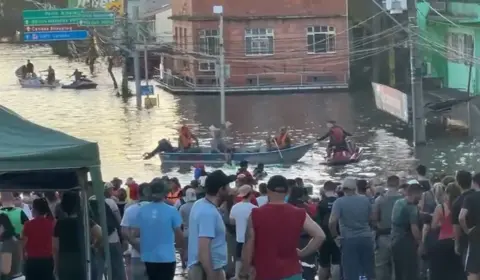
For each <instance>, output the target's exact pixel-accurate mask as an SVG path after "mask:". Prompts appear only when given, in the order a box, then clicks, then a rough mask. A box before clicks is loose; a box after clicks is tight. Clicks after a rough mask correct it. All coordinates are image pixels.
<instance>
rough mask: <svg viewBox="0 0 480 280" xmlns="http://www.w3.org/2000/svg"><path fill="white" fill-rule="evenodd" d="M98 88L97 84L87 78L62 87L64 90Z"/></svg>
mask: <svg viewBox="0 0 480 280" xmlns="http://www.w3.org/2000/svg"><path fill="white" fill-rule="evenodd" d="M97 86H98V84H97V83H95V82H93V81H92V80H90V79H87V78H86V77H83V78H81V79H80V80H78V81H73V82H72V83H70V84H67V85H65V84H64V85H62V88H63V89H96V88H97Z"/></svg>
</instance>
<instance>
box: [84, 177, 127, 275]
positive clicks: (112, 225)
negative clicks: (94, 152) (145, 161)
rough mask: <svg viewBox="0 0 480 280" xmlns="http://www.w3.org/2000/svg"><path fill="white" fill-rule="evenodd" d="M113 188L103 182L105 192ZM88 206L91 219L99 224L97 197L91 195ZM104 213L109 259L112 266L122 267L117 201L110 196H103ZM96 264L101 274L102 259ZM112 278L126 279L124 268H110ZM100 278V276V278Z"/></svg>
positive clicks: (119, 219) (119, 218)
mask: <svg viewBox="0 0 480 280" xmlns="http://www.w3.org/2000/svg"><path fill="white" fill-rule="evenodd" d="M113 188H114V186H113V184H112V183H106V184H105V193H106V194H107V193H108V192H109V191H110V190H112V189H113ZM89 208H90V214H91V216H92V217H91V218H92V220H94V221H95V222H96V223H97V224H100V212H99V209H98V203H97V198H96V197H95V196H92V197H90V198H89ZM105 214H106V219H107V230H108V243H109V246H110V261H111V264H110V265H111V266H112V267H117V268H124V267H125V265H124V263H123V246H122V235H121V234H120V233H121V228H120V221H121V216H120V210H119V209H118V206H117V203H116V201H115V200H113V199H112V198H108V197H106V198H105ZM98 260H99V261H98V262H99V263H98V266H99V270H100V271H101V272H100V273H99V274H100V276H99V277H101V275H103V273H102V272H104V269H103V268H104V267H105V264H104V261H105V260H102V259H101V258H98ZM112 278H113V279H112V280H126V272H125V269H112ZM100 279H101V278H100Z"/></svg>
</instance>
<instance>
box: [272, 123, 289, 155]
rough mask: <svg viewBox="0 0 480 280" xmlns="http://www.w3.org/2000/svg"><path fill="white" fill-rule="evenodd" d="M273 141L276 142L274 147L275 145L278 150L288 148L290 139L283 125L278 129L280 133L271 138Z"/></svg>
mask: <svg viewBox="0 0 480 280" xmlns="http://www.w3.org/2000/svg"><path fill="white" fill-rule="evenodd" d="M273 142H274V144H276V145H275V146H274V148H277V146H278V148H279V149H280V150H282V149H287V148H290V144H291V140H290V136H289V135H288V132H287V129H286V128H285V127H282V128H281V129H280V134H279V135H278V136H277V137H275V138H274V139H273Z"/></svg>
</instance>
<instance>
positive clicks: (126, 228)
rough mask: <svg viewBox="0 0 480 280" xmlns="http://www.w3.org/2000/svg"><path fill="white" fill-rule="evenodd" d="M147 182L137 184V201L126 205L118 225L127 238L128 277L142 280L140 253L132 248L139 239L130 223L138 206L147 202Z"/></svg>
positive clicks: (143, 274) (142, 269)
mask: <svg viewBox="0 0 480 280" xmlns="http://www.w3.org/2000/svg"><path fill="white" fill-rule="evenodd" d="M148 187H149V185H148V183H143V184H140V185H139V186H138V201H137V202H135V203H133V204H131V205H128V206H126V209H125V213H124V215H123V218H122V222H121V223H120V225H121V226H122V234H123V236H124V237H125V239H126V240H127V242H128V244H129V249H130V257H131V259H130V275H129V277H128V279H135V280H137V279H138V280H144V279H146V277H145V264H144V263H143V262H142V260H141V259H140V253H139V252H138V251H137V250H135V249H134V248H132V244H136V243H138V241H139V240H137V238H136V237H135V236H134V234H133V233H134V231H135V229H134V228H132V225H134V224H135V220H136V218H137V216H138V212H139V211H140V207H142V206H143V205H145V204H148V203H149V202H148V193H147V192H148Z"/></svg>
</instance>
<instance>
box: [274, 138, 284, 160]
mask: <svg viewBox="0 0 480 280" xmlns="http://www.w3.org/2000/svg"><path fill="white" fill-rule="evenodd" d="M273 143H275V146H276V147H277V151H278V154H279V155H280V158H281V159H282V160H283V155H282V152H281V151H280V147H279V146H278V143H277V139H275V138H274V139H273Z"/></svg>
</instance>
